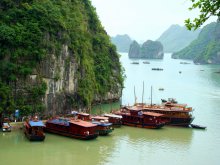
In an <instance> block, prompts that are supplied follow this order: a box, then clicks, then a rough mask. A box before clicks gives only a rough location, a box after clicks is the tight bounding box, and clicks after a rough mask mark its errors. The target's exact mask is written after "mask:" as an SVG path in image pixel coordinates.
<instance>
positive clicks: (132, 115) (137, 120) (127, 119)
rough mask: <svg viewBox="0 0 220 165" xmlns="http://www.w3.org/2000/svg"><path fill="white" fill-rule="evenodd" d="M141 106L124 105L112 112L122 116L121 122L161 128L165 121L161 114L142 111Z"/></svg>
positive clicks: (142, 126)
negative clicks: (124, 106)
mask: <svg viewBox="0 0 220 165" xmlns="http://www.w3.org/2000/svg"><path fill="white" fill-rule="evenodd" d="M142 110H143V109H142V108H138V107H130V108H128V107H126V108H122V109H121V110H120V111H117V112H114V114H116V115H121V116H122V124H123V125H128V126H133V127H140V128H161V127H163V126H164V125H165V124H166V122H165V121H164V120H163V119H162V116H163V114H159V113H153V112H143V111H142Z"/></svg>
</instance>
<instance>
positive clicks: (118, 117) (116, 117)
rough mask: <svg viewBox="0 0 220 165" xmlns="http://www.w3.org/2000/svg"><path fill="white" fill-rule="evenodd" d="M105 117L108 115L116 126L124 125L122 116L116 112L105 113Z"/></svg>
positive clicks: (109, 119)
mask: <svg viewBox="0 0 220 165" xmlns="http://www.w3.org/2000/svg"><path fill="white" fill-rule="evenodd" d="M104 116H105V117H108V121H109V122H110V123H112V124H113V126H114V127H121V125H122V121H121V119H122V116H121V115H115V114H104Z"/></svg>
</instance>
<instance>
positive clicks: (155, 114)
mask: <svg viewBox="0 0 220 165" xmlns="http://www.w3.org/2000/svg"><path fill="white" fill-rule="evenodd" d="M143 114H144V115H148V116H155V117H160V116H164V114H161V113H154V112H144V113H143Z"/></svg>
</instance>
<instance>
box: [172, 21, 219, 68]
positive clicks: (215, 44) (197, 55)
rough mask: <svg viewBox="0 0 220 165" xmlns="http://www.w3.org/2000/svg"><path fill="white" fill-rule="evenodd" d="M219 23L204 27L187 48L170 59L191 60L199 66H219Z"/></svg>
mask: <svg viewBox="0 0 220 165" xmlns="http://www.w3.org/2000/svg"><path fill="white" fill-rule="evenodd" d="M219 36H220V23H219V22H213V23H210V24H208V25H206V26H205V27H204V28H203V29H202V30H201V32H200V34H199V36H198V38H197V39H196V40H194V41H193V42H191V44H190V45H189V46H187V47H186V48H184V49H182V50H181V51H179V52H176V53H174V54H173V55H172V58H181V59H192V60H193V61H194V62H195V63H200V64H207V63H209V64H220V37H219Z"/></svg>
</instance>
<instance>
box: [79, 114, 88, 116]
mask: <svg viewBox="0 0 220 165" xmlns="http://www.w3.org/2000/svg"><path fill="white" fill-rule="evenodd" d="M78 115H82V116H89V115H90V114H88V113H78Z"/></svg>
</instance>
